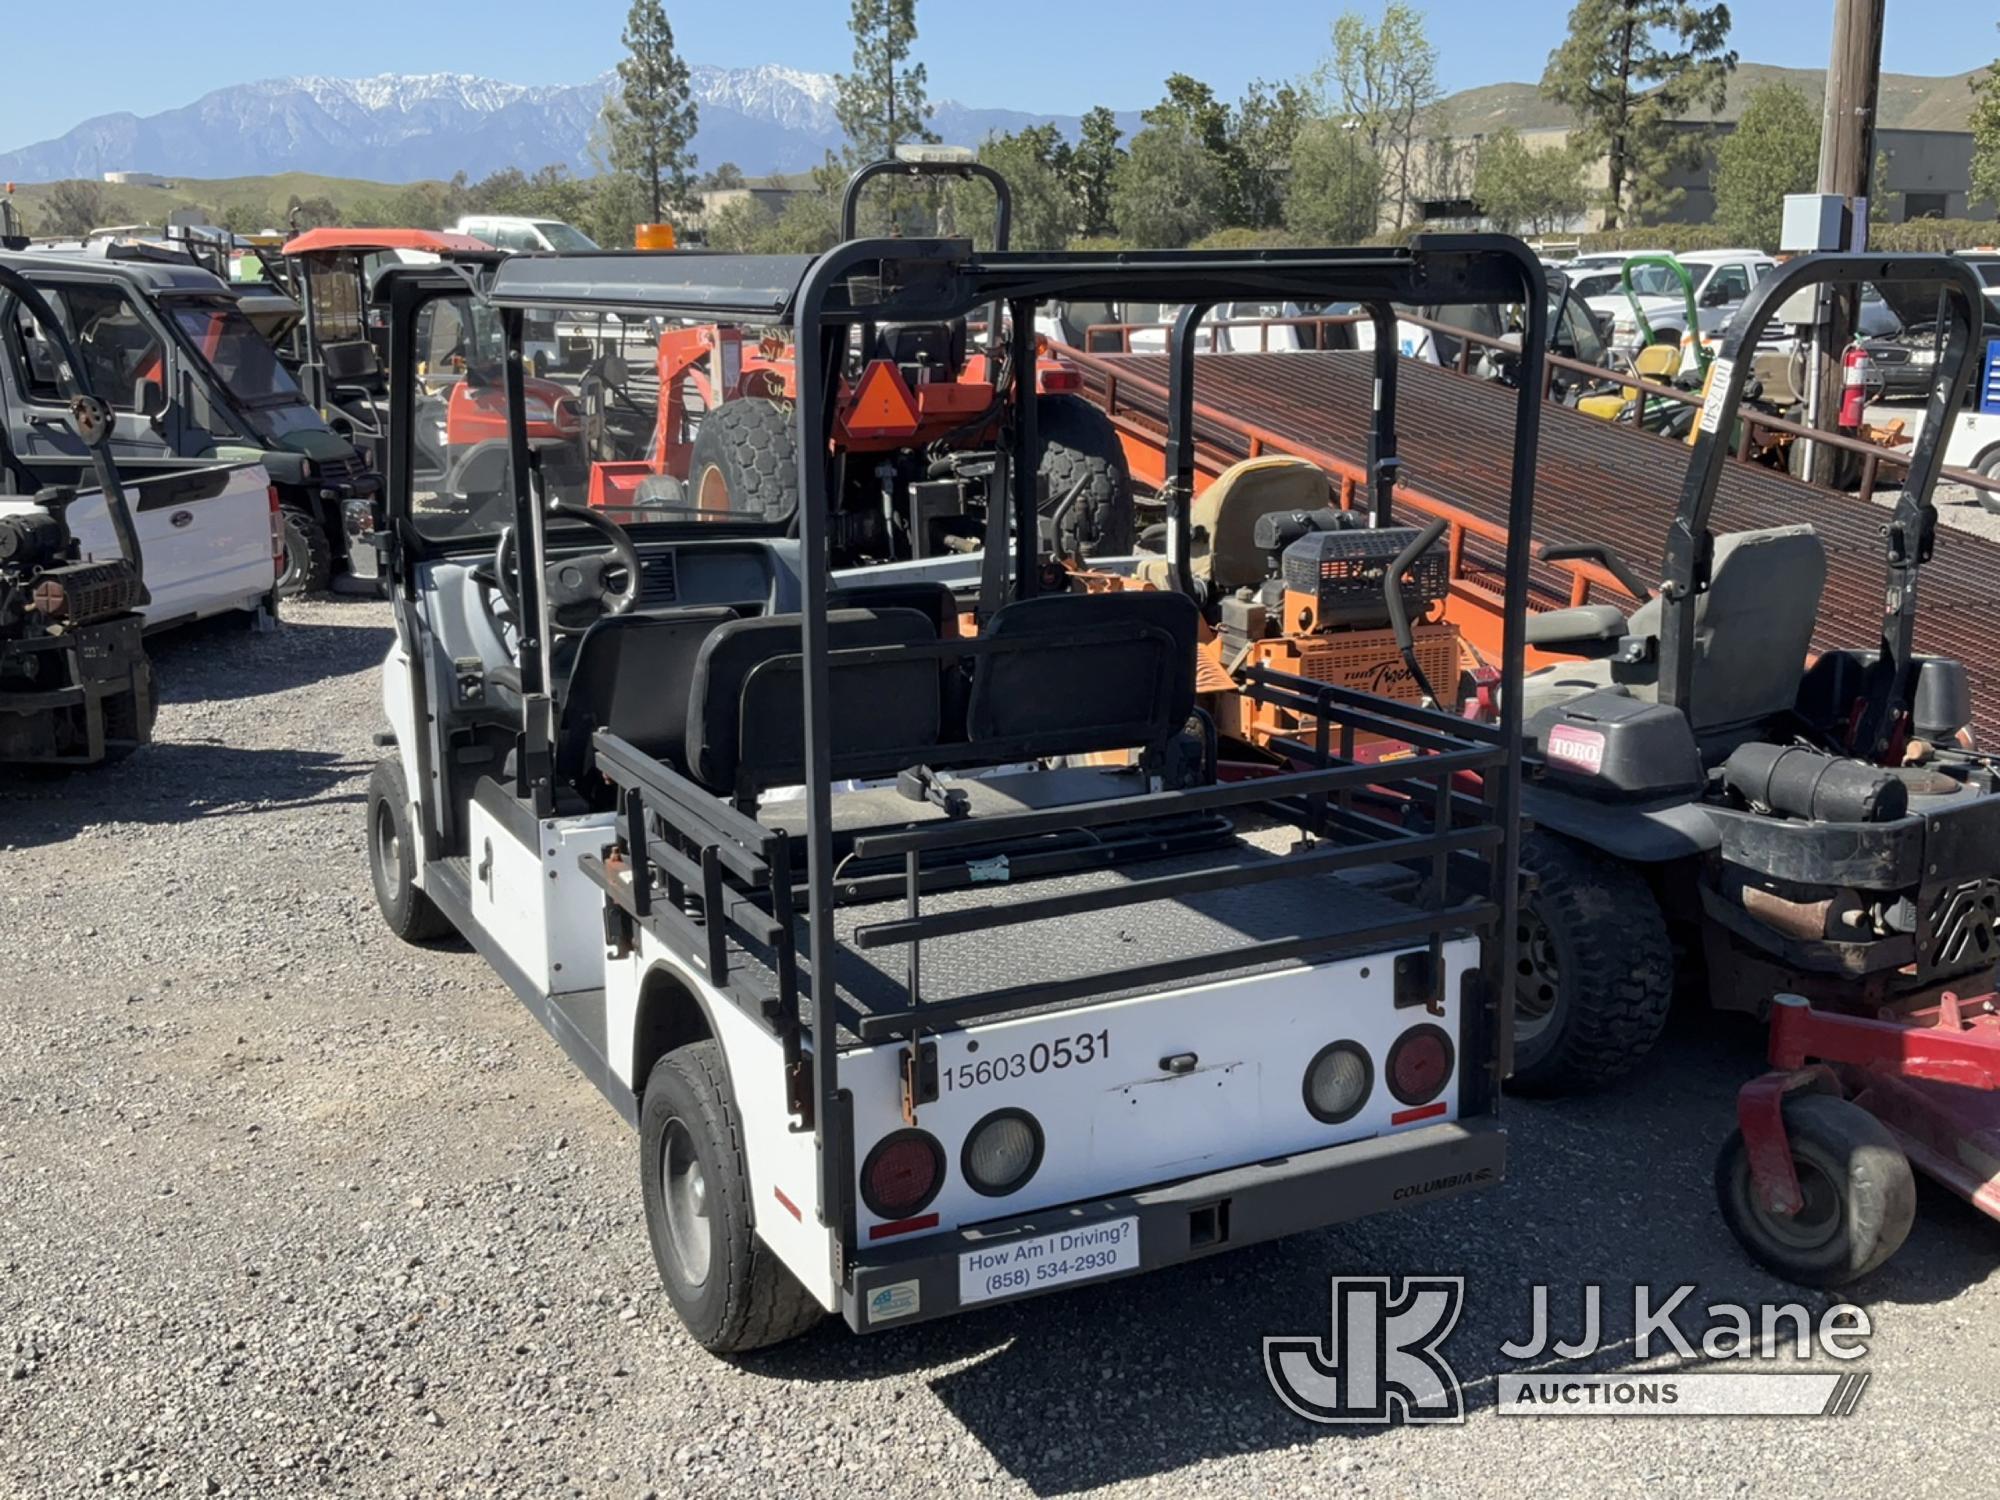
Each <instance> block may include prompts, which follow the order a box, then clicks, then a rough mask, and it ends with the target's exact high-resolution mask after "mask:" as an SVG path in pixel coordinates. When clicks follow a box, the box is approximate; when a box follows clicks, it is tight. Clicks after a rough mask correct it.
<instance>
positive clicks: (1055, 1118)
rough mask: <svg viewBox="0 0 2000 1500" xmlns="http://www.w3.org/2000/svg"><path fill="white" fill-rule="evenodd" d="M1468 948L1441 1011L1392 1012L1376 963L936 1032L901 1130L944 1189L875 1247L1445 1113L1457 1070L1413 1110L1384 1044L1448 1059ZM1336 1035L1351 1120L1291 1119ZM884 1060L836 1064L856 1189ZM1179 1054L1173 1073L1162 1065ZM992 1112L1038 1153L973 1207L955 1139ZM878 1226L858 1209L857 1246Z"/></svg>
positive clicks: (1455, 951)
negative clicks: (1354, 1064)
mask: <svg viewBox="0 0 2000 1500" xmlns="http://www.w3.org/2000/svg"><path fill="white" fill-rule="evenodd" d="M1418 951H1420V950H1418ZM1478 953H1479V950H1478V945H1477V943H1476V942H1474V941H1472V940H1471V939H1461V940H1459V941H1457V942H1453V943H1448V944H1446V945H1445V949H1444V956H1445V983H1444V987H1443V994H1444V1002H1443V1014H1441V1015H1434V1014H1431V1013H1430V1012H1428V1011H1426V1010H1424V1009H1423V1008H1421V1007H1417V1006H1408V1007H1403V1008H1400V1009H1399V1008H1398V1007H1397V1006H1396V1004H1395V992H1394V977H1393V974H1394V960H1395V955H1394V953H1393V952H1391V953H1382V954H1373V955H1370V956H1369V957H1367V958H1356V959H1345V960H1341V961H1339V962H1337V963H1329V964H1322V965H1319V966H1316V967H1313V968H1309V969H1290V970H1284V971H1280V972H1278V973H1273V974H1259V975H1251V976H1249V977H1246V978H1243V979H1233V980H1225V981H1222V982H1220V983H1216V984H1208V985H1202V986H1199V987H1197V988H1192V989H1184V990H1176V991H1172V992H1170V993H1167V994H1153V995H1143V996H1139V997H1137V998H1134V999H1129V1000H1114V1001H1110V1002H1107V1003H1105V1004H1101V1005H1091V1006H1084V1007H1081V1008H1079V1009H1076V1010H1069V1011H1062V1012H1058V1013H1056V1014H1052V1015H1045V1016H1030V1017H1026V1018H1023V1019H1020V1020H1012V1021H997V1022H993V1023H991V1024H987V1025H975V1026H970V1027H967V1028H966V1029H965V1030H963V1031H956V1032H946V1033H944V1034H942V1035H940V1036H939V1037H937V1038H936V1041H937V1053H938V1083H939V1095H938V1098H937V1099H936V1100H935V1101H934V1102H932V1103H930V1104H926V1105H923V1106H921V1107H920V1108H919V1109H918V1110H917V1125H918V1127H919V1128H920V1129H923V1130H926V1131H928V1132H929V1133H930V1134H931V1135H933V1136H935V1137H936V1138H937V1140H938V1143H939V1144H940V1145H941V1146H942V1147H943V1148H944V1159H945V1179H944V1187H943V1188H942V1189H941V1190H940V1191H939V1193H938V1195H937V1197H936V1198H935V1199H934V1200H933V1201H932V1202H930V1203H929V1204H928V1205H926V1207H925V1209H924V1210H923V1212H924V1214H925V1215H929V1214H931V1213H935V1214H936V1215H937V1216H938V1222H937V1224H936V1225H935V1226H929V1227H927V1229H926V1230H925V1231H913V1232H911V1233H909V1234H907V1235H904V1234H898V1235H896V1236H894V1238H893V1239H892V1240H888V1241H886V1242H887V1243H895V1244H901V1243H904V1242H905V1241H906V1240H909V1239H917V1238H921V1235H922V1233H924V1232H939V1231H942V1230H949V1229H952V1228H954V1227H956V1226H958V1225H961V1224H975V1223H979V1222H981V1221H983V1220H987V1219H993V1218H999V1217H1002V1216H1004V1215H1012V1214H1017V1213H1026V1212H1029V1211H1032V1210H1034V1209H1037V1208H1045V1207H1048V1206H1051V1205H1054V1204H1059V1203H1070V1202H1074V1201H1076V1200H1078V1199H1081V1198H1091V1197H1097V1196H1101V1195H1104V1194H1111V1193H1121V1192H1128V1191H1131V1190H1133V1189H1137V1188H1142V1187H1148V1186H1152V1185H1154V1184H1157V1183H1162V1182H1171V1181H1174V1180H1177V1179H1179V1178H1182V1177H1188V1176H1193V1175H1195V1174H1197V1173H1202V1172H1212V1171H1219V1170H1221V1169H1223V1168H1226V1167H1232V1166H1240V1165H1243V1164H1244V1163H1247V1162H1253V1161H1264V1160H1267V1159H1269V1158H1271V1157H1274V1156H1281V1155H1284V1154H1287V1153H1289V1152H1295V1151H1310V1150H1316V1149H1319V1148H1322V1147H1326V1146H1334V1145H1339V1144H1341V1143H1342V1142H1344V1141H1357V1140H1362V1139H1364V1138H1367V1137H1370V1136H1377V1135H1385V1134H1389V1133H1391V1132H1393V1131H1396V1130H1401V1129H1416V1128H1421V1127H1422V1126H1424V1125H1434V1124H1437V1123H1438V1122H1439V1121H1441V1120H1449V1119H1455V1118H1456V1117H1457V1114H1458V1090H1459V1083H1460V1079H1461V1076H1462V1071H1461V1068H1460V1066H1459V1065H1460V1064H1461V1063H1462V1061H1463V1060H1462V1059H1458V1058H1456V1057H1454V1059H1453V1061H1454V1066H1453V1071H1452V1073H1451V1075H1450V1077H1449V1078H1448V1080H1447V1081H1446V1084H1445V1088H1444V1091H1443V1093H1442V1094H1440V1095H1439V1096H1438V1098H1437V1099H1436V1100H1434V1101H1427V1103H1426V1105H1425V1106H1424V1107H1423V1109H1424V1112H1423V1113H1422V1114H1421V1115H1414V1114H1413V1112H1412V1110H1411V1108H1410V1107H1409V1106H1407V1105H1405V1104H1403V1103H1401V1102H1399V1101H1398V1100H1397V1099H1396V1098H1395V1097H1394V1096H1393V1095H1392V1094H1391V1093H1390V1091H1389V1088H1388V1086H1387V1081H1386V1078H1385V1074H1386V1071H1387V1060H1388V1056H1389V1049H1390V1046H1391V1045H1392V1044H1393V1043H1394V1042H1395V1040H1396V1039H1397V1038H1398V1037H1399V1036H1401V1035H1402V1034H1403V1033H1404V1032H1405V1031H1407V1030H1409V1029H1410V1028H1412V1027H1415V1026H1419V1025H1425V1024H1430V1025H1435V1026H1437V1027H1440V1028H1442V1030H1443V1031H1444V1032H1445V1033H1446V1034H1447V1036H1448V1037H1450V1038H1451V1039H1452V1042H1453V1046H1454V1050H1455V1048H1456V1039H1457V1036H1458V1010H1459V1005H1458V995H1459V979H1460V976H1461V975H1462V974H1463V973H1464V972H1465V970H1466V969H1468V968H1470V967H1473V966H1475V965H1476V964H1477V963H1478ZM1343 1040H1344V1041H1353V1042H1357V1043H1359V1044H1360V1045H1361V1047H1362V1048H1363V1049H1364V1050H1365V1051H1366V1052H1367V1054H1368V1057H1369V1059H1370V1062H1371V1064H1372V1068H1373V1086H1372V1089H1371V1091H1370V1092H1369V1094H1368V1095H1367V1102H1366V1103H1365V1104H1364V1105H1363V1107H1362V1108H1361V1109H1360V1111H1359V1112H1358V1113H1356V1114H1355V1115H1354V1116H1353V1117H1352V1118H1351V1119H1348V1120H1345V1121H1343V1122H1341V1123H1338V1124H1326V1123H1323V1122H1321V1121H1320V1120H1318V1119H1317V1118H1315V1117H1314V1116H1313V1115H1312V1114H1311V1113H1310V1112H1309V1111H1308V1110H1307V1108H1306V1104H1305V1091H1304V1085H1305V1071H1306V1068H1307V1066H1308V1064H1309V1063H1310V1062H1311V1061H1312V1059H1313V1057H1314V1056H1315V1055H1316V1054H1317V1053H1318V1052H1319V1051H1320V1049H1321V1048H1323V1047H1325V1046H1327V1045H1328V1044H1330V1043H1332V1042H1336V1041H1343ZM899 1052H900V1049H899V1047H897V1046H878V1047H868V1048H857V1049H855V1050H853V1051H849V1052H843V1053H842V1054H841V1057H840V1082H841V1086H842V1087H843V1088H846V1089H849V1090H851V1091H852V1093H853V1096H854V1135H855V1141H854V1163H855V1170H856V1173H857V1177H858V1174H859V1173H860V1170H861V1168H862V1167H863V1166H864V1165H865V1163H866V1161H867V1157H868V1152H869V1150H870V1148H871V1147H872V1146H873V1145H874V1144H875V1143H876V1142H877V1141H879V1140H881V1139H882V1138H883V1137H884V1136H886V1135H889V1134H890V1133H891V1132H893V1131H896V1130H900V1129H902V1128H903V1118H902V1110H901V1103H902V1092H901V1084H900V1077H899V1073H898V1065H899ZM1190 1054H1191V1055H1192V1057H1193V1059H1194V1061H1193V1062H1192V1064H1191V1065H1189V1070H1188V1071H1185V1072H1170V1071H1168V1070H1167V1069H1165V1068H1164V1067H1163V1066H1162V1060H1163V1059H1165V1058H1169V1057H1175V1056H1177V1055H1181V1056H1185V1055H1190ZM1440 1103H1441V1104H1442V1108H1439V1107H1438V1105H1439V1104H1440ZM1003 1108H1012V1109H1022V1110H1026V1111H1028V1112H1029V1113H1030V1114H1032V1115H1033V1116H1034V1117H1035V1119H1036V1121H1037V1122H1038V1123H1039V1124H1040V1126H1041V1130H1042V1137H1043V1142H1044V1147H1045V1149H1044V1154H1043V1158H1042V1162H1041V1165H1040V1166H1039V1167H1038V1168H1037V1169H1036V1171H1035V1173H1034V1175H1033V1176H1032V1177H1030V1178H1029V1180H1028V1182H1027V1184H1026V1185H1025V1186H1024V1187H1023V1188H1021V1190H1019V1191H1018V1192H1015V1193H1012V1194H1008V1195H1006V1196H1002V1197H989V1196H986V1195H983V1194H981V1193H978V1192H975V1191H974V1190H973V1189H972V1188H971V1187H970V1186H969V1185H968V1184H967V1182H966V1180H965V1176H964V1171H963V1168H962V1165H961V1157H962V1153H963V1147H964V1144H965V1139H966V1137H967V1135H969V1134H970V1133H971V1130H972V1128H973V1127H974V1126H975V1125H977V1124H978V1123H979V1122H980V1121H982V1120H983V1119H985V1118H986V1116H988V1115H989V1114H991V1113H992V1112H993V1111H995V1110H998V1109H1003ZM883 1222H884V1220H883V1219H882V1218H881V1216H879V1215H877V1214H874V1213H871V1212H870V1211H869V1209H868V1207H867V1205H866V1202H865V1201H862V1202H861V1203H860V1206H859V1208H858V1227H859V1230H860V1233H861V1237H862V1242H863V1244H864V1245H866V1244H867V1243H868V1232H869V1230H870V1228H871V1227H873V1226H875V1225H877V1224H881V1223H883Z"/></svg>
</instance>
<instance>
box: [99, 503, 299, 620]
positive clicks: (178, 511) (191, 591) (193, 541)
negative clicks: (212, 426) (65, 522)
mask: <svg viewBox="0 0 2000 1500" xmlns="http://www.w3.org/2000/svg"><path fill="white" fill-rule="evenodd" d="M165 482H166V483H180V480H179V479H178V477H176V478H173V479H170V480H168V481H165ZM161 484H162V481H160V480H144V481H140V482H138V483H128V484H127V485H126V486H125V493H126V501H127V503H128V504H129V505H130V506H131V507H132V508H133V511H134V514H133V517H132V524H133V526H134V527H135V528H136V529H137V530H138V533H139V546H140V548H141V550H142V551H143V553H144V554H145V556H144V563H145V579H146V588H147V591H148V592H149V593H151V594H152V596H153V597H152V602H151V603H150V604H148V605H147V606H146V607H145V608H144V609H143V610H142V611H140V613H141V614H142V615H143V616H144V617H145V620H146V623H147V624H149V625H150V624H152V623H153V622H155V621H158V620H178V619H185V618H188V617H190V616H192V617H197V618H199V617H205V616H208V615H214V614H221V613H223V612H224V611H226V610H232V609H254V608H256V606H257V605H258V604H260V603H262V602H263V599H264V596H265V595H266V594H268V593H269V592H270V591H271V585H272V584H273V583H274V582H276V568H275V565H274V563H273V561H272V556H271V503H270V497H269V494H268V490H269V486H270V479H269V478H268V476H267V475H266V474H265V473H264V470H263V469H262V468H261V467H260V466H257V465H254V464H253V465H249V466H247V467H244V468H241V469H238V470H236V471H235V472H233V473H232V474H230V476H229V479H228V483H227V487H226V488H224V489H223V491H222V492H221V493H220V494H212V495H206V496H203V497H201V498H199V499H188V500H187V501H186V502H185V503H175V502H173V501H171V500H169V501H167V502H166V503H163V504H151V505H149V504H148V502H149V501H150V500H151V499H152V498H153V497H154V495H156V494H157V493H159V491H160V487H161ZM69 526H70V531H71V533H72V534H73V535H74V536H75V537H76V539H77V541H78V542H79V543H80V544H81V546H82V548H83V551H84V553H85V555H86V556H89V557H99V558H109V557H118V556H120V555H121V554H120V552H119V549H118V538H117V536H116V535H115V534H114V533H113V531H112V529H111V517H110V515H109V513H108V512H107V511H106V509H105V505H104V497H103V495H102V494H100V493H99V492H97V491H96V490H90V491H87V492H85V493H84V494H82V495H79V496H78V497H77V500H76V503H75V504H73V505H72V506H70V508H69Z"/></svg>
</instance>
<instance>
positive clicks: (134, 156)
mask: <svg viewBox="0 0 2000 1500" xmlns="http://www.w3.org/2000/svg"><path fill="white" fill-rule="evenodd" d="M689 72H690V75H691V82H692V85H693V89H694V93H695V97H696V99H697V100H698V101H699V102H700V105H701V130H700V134H698V135H697V136H696V137H695V150H696V152H697V153H698V154H699V156H700V159H701V164H702V166H703V167H705V168H707V167H715V166H719V165H720V164H721V163H723V162H725V161H733V162H735V163H736V164H737V166H739V167H740V168H742V169H743V171H745V172H746V173H750V174H752V175H756V174H760V173H765V172H781V171H797V170H800V169H802V168H805V167H810V166H813V165H816V164H817V163H818V162H819V161H820V160H821V159H822V157H823V155H824V153H825V152H826V151H827V150H828V149H829V148H835V147H838V146H839V145H840V143H841V139H842V137H841V130H840V125H839V122H838V121H837V120H836V119H835V118H834V112H833V106H834V97H835V92H836V85H835V82H834V79H833V77H832V76H831V75H830V74H826V73H806V72H801V71H799V70H798V69H796V68H786V67H778V66H775V65H772V64H765V65H762V66H759V67H752V68H713V67H706V66H700V65H695V66H691V67H690V69H689ZM616 82H617V78H616V75H615V74H611V73H606V74H603V75H602V76H600V77H597V78H593V79H591V80H590V81H589V82H587V83H576V84H518V83H503V82H500V81H498V80H495V79H491V78H479V77H475V76H473V75H471V74H466V73H422V74H402V73H385V74H382V75H380V76H378V77H374V78H329V77H322V76H318V75H312V76H307V77H299V78H272V79H265V80H262V81H260V82H256V83H244V84H237V85H234V86H232V87H229V88H223V89H217V90H215V91H214V92H213V93H210V94H205V95H203V96H202V97H201V98H199V99H197V100H195V101H194V103H192V104H188V105H184V106H182V107H181V108H179V109H170V110H165V111H162V112H161V113H159V114H155V115H146V116H144V117H141V116H138V115H133V114H123V113H121V114H108V115H99V116H97V117H95V118H93V119H89V120H85V121H84V122H83V123H82V124H81V125H78V126H76V127H75V128H74V129H72V130H70V131H68V132H66V133H65V134H63V135H60V136H58V137H56V138H55V139H53V140H47V141H41V142H38V143H37V144H34V145H31V146H23V147H21V148H20V149H19V150H15V151H9V152H4V153H0V179H19V180H22V181H27V182H47V181H53V180H56V179H59V178H65V177H96V176H98V175H99V174H101V173H103V172H107V171H117V170H136V171H145V172H159V173H164V174H166V175H169V176H176V177H242V176H250V175H253V174H261V173H268V172H318V173H324V174H327V175H330V176H337V177H367V178H373V179H376V180H377V181H383V182H409V181H413V180H415V179H417V178H425V177H449V176H451V174H452V173H454V172H459V171H463V172H467V173H469V174H470V175H472V176H473V177H480V176H484V175H485V174H486V173H488V172H494V171H498V170H500V169H501V168H503V167H520V168H522V169H523V170H525V171H534V170H535V169H536V168H538V167H542V166H546V165H548V164H549V163H551V162H561V163H563V164H564V165H566V166H568V167H570V168H572V169H573V170H575V171H578V172H591V171H594V170H596V166H595V164H594V162H593V161H592V158H591V153H590V138H591V133H592V129H593V127H594V126H595V125H596V123H597V120H598V116H599V115H600V113H601V112H602V110H603V107H604V99H605V96H606V94H607V93H608V92H609V91H610V90H611V89H612V88H613V87H614V86H615V84H616ZM1048 120H1054V121H1055V122H1056V123H1058V124H1061V125H1063V126H1064V127H1065V128H1066V129H1069V130H1071V131H1072V132H1073V131H1074V129H1075V127H1076V120H1075V118H1074V117H1070V116H1050V115H1029V114H1023V113H1020V112H1018V111H1015V110H993V109H976V108H970V107H968V106H965V105H960V104H956V103H953V102H951V101H942V102H940V103H939V104H938V106H937V111H936V115H935V117H934V118H933V120H932V126H933V128H934V129H935V130H936V131H937V132H938V134H939V135H941V136H942V137H943V138H944V139H946V140H949V141H955V142H963V143H966V144H973V143H976V142H978V141H980V140H983V139H984V138H985V137H986V136H988V135H989V134H991V133H993V132H995V131H1000V130H1017V129H1019V128H1021V127H1022V126H1024V125H1031V124H1040V123H1042V122H1044V121H1048ZM1128 128H1130V127H1129V126H1128Z"/></svg>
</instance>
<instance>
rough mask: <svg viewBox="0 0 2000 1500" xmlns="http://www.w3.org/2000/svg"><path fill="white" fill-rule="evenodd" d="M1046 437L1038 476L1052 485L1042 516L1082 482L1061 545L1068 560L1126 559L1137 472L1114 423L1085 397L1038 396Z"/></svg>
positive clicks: (1040, 428)
mask: <svg viewBox="0 0 2000 1500" xmlns="http://www.w3.org/2000/svg"><path fill="white" fill-rule="evenodd" d="M1035 430H1036V432H1037V433H1038V434H1039V436H1040V438H1041V447H1042V452H1041V457H1040V459H1039V460H1038V461H1037V463H1036V472H1037V473H1040V474H1042V475H1044V476H1045V477H1046V478H1047V479H1048V481H1049V493H1048V499H1047V500H1045V501H1044V502H1043V507H1044V509H1043V514H1044V515H1047V514H1050V513H1051V512H1053V511H1054V510H1055V508H1056V507H1057V506H1058V505H1060V504H1062V502H1063V500H1064V499H1065V498H1066V497H1067V496H1068V494H1069V492H1070V491H1071V490H1073V489H1075V488H1076V486H1077V483H1078V482H1079V481H1082V482H1083V493H1082V494H1081V495H1080V496H1078V498H1077V502H1076V504H1075V505H1073V506H1071V507H1070V510H1069V514H1068V515H1066V516H1065V517H1064V518H1063V523H1062V534H1061V536H1060V537H1058V538H1057V542H1058V544H1059V546H1060V548H1061V550H1062V553H1063V555H1064V556H1066V557H1077V556H1085V555H1102V556H1106V557H1121V556H1123V555H1125V554H1126V553H1128V552H1130V551H1131V550H1132V548H1133V538H1132V532H1133V521H1132V471H1131V470H1130V469H1129V468H1128V467H1127V466H1126V463H1125V449H1124V447H1123V445H1122V444H1120V443H1119V441H1118V432H1117V429H1116V428H1114V427H1113V426H1112V425H1111V419H1110V418H1109V417H1107V416H1105V415H1104V413H1103V412H1101V411H1099V410H1098V409H1097V408H1096V407H1094V406H1092V405H1091V404H1090V403H1089V402H1088V401H1086V400H1084V399H1083V398H1082V397H1081V396H1067V395H1060V396H1038V397H1036V398H1035Z"/></svg>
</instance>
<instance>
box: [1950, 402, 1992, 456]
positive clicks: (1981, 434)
mask: <svg viewBox="0 0 2000 1500" xmlns="http://www.w3.org/2000/svg"><path fill="white" fill-rule="evenodd" d="M1989 448H2000V412H1979V411H1968V412H1962V413H1960V414H1959V418H1958V420H1957V422H1956V423H1954V424H1953V426H1952V429H1951V435H1950V436H1949V437H1948V438H1946V439H1945V445H1944V462H1945V466H1946V467H1947V468H1953V469H1969V468H1971V467H1972V465H1973V462H1974V460H1976V459H1978V458H1980V457H1982V456H1984V455H1985V453H1986V450H1987V449H1989Z"/></svg>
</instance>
